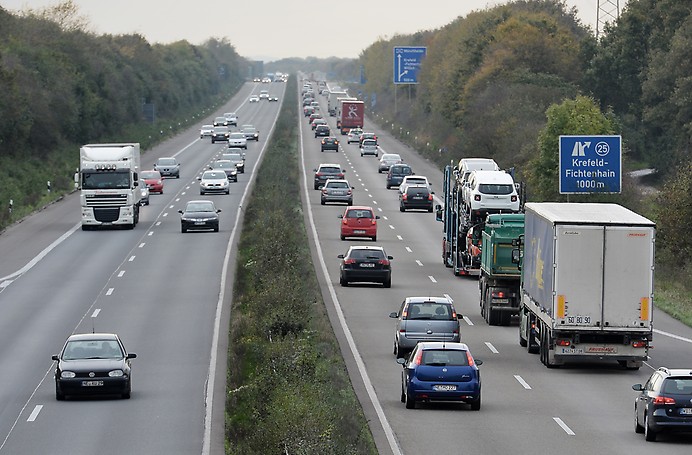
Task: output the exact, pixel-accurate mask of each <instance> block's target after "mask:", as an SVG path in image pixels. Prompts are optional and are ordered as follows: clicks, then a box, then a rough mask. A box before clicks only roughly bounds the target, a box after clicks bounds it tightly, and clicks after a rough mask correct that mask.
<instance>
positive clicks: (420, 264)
mask: <svg viewBox="0 0 692 455" xmlns="http://www.w3.org/2000/svg"><path fill="white" fill-rule="evenodd" d="M416 264H418V266H419V267H423V263H422V262H421V261H419V260H418V259H416Z"/></svg>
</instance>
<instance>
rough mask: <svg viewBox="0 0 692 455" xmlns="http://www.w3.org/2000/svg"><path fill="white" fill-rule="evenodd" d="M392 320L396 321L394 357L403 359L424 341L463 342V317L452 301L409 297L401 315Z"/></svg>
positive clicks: (400, 311) (427, 297)
mask: <svg viewBox="0 0 692 455" xmlns="http://www.w3.org/2000/svg"><path fill="white" fill-rule="evenodd" d="M389 317H390V318H392V319H396V326H395V328H394V355H396V356H397V357H404V356H405V355H406V354H407V353H408V352H410V351H411V350H412V349H413V348H414V347H415V346H416V343H419V342H421V341H439V342H446V343H458V342H460V341H461V335H460V333H459V319H460V318H461V317H462V316H461V315H460V314H459V313H457V311H456V309H455V308H454V303H453V302H452V299H451V298H449V297H432V296H421V297H406V298H405V299H404V301H403V302H402V303H401V306H400V307H399V311H398V312H395V313H390V314H389Z"/></svg>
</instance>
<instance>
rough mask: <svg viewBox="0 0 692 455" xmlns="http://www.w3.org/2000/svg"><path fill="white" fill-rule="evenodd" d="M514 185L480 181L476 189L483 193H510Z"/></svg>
mask: <svg viewBox="0 0 692 455" xmlns="http://www.w3.org/2000/svg"><path fill="white" fill-rule="evenodd" d="M513 190H514V186H512V185H501V184H488V183H481V184H480V185H478V191H480V192H481V193H483V194H512V191H513Z"/></svg>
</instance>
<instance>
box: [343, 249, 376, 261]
mask: <svg viewBox="0 0 692 455" xmlns="http://www.w3.org/2000/svg"><path fill="white" fill-rule="evenodd" d="M348 256H349V258H352V259H384V253H383V252H382V251H380V250H351V254H349V255H348Z"/></svg>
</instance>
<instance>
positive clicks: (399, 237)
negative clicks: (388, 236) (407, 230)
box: [396, 235, 404, 240]
mask: <svg viewBox="0 0 692 455" xmlns="http://www.w3.org/2000/svg"><path fill="white" fill-rule="evenodd" d="M396 238H397V239H399V240H404V239H403V237H401V236H400V235H397V236H396Z"/></svg>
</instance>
